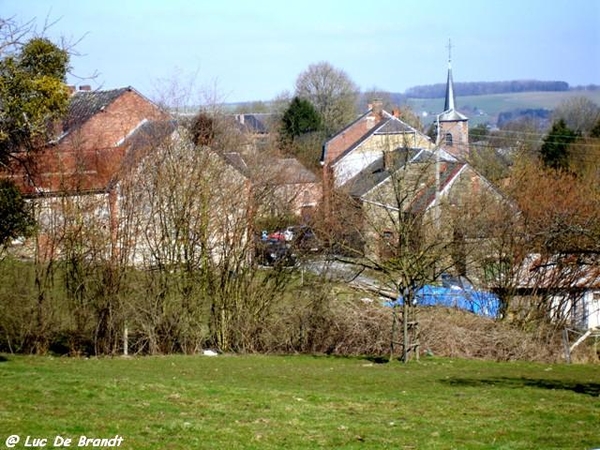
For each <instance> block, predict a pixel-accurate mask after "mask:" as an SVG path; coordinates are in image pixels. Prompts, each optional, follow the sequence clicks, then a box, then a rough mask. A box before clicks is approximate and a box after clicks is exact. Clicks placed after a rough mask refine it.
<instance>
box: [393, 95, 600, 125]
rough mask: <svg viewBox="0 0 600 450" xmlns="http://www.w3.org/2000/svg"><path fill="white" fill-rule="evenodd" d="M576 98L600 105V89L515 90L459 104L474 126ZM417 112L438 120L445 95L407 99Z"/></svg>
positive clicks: (428, 120)
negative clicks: (586, 99) (524, 110)
mask: <svg viewBox="0 0 600 450" xmlns="http://www.w3.org/2000/svg"><path fill="white" fill-rule="evenodd" d="M574 97H586V98H589V99H590V100H591V101H593V102H594V103H596V104H598V105H600V91H599V90H596V91H588V90H569V91H552V92H515V93H507V94H492V95H470V96H463V97H460V96H457V97H456V106H457V108H458V110H459V111H461V112H462V113H464V114H465V115H466V116H467V117H469V122H470V123H471V125H472V126H473V125H477V124H479V123H486V122H487V123H490V124H493V125H495V124H496V122H497V120H498V114H500V113H501V112H506V111H512V110H516V109H549V110H552V109H554V108H556V106H558V105H559V104H560V103H561V102H563V101H565V100H568V99H569V98H574ZM405 101H406V103H407V104H408V105H409V106H410V107H411V109H412V110H413V111H415V112H416V113H417V114H419V115H420V116H421V120H422V121H423V123H424V124H429V123H431V122H433V121H435V116H436V114H438V113H440V112H441V111H442V109H443V108H444V99H443V98H432V99H419V98H410V99H406V100H405Z"/></svg>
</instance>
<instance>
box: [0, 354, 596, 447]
mask: <svg viewBox="0 0 600 450" xmlns="http://www.w3.org/2000/svg"><path fill="white" fill-rule="evenodd" d="M599 393H600V372H599V369H598V366H589V365H573V366H567V365H552V366H549V365H539V364H529V363H510V364H506V363H492V362H482V361H461V360H445V359H435V358H434V359H427V360H424V361H422V362H421V363H411V364H409V365H407V366H404V365H401V364H400V363H392V364H381V365H379V364H372V363H370V362H369V361H367V360H363V359H353V358H348V359H344V358H325V357H319V358H311V357H301V356H295V357H275V356H220V357H216V358H208V357H189V356H188V357H186V356H169V357H148V358H130V359H120V358H117V359H71V358H42V357H37V358H36V357H23V356H20V357H16V356H15V357H13V356H10V357H8V358H7V361H4V362H0V445H3V443H4V441H5V439H6V437H7V436H8V435H9V434H18V435H20V436H21V437H22V438H23V439H24V438H25V436H27V435H29V436H32V437H41V438H49V439H50V440H52V439H54V437H55V436H56V435H61V436H63V437H70V438H73V440H74V442H76V441H77V440H78V439H79V437H80V436H81V435H85V436H89V437H100V438H110V437H114V436H115V435H117V434H118V435H120V436H123V438H124V443H123V444H122V445H121V448H131V449H151V448H152V449H188V448H190V449H191V448H202V449H204V448H207V449H233V448H257V449H258V448H260V449H265V448H266V449H269V448H272V449H279V448H284V447H285V448H292V449H293V448H307V449H308V448H311V449H312V448H369V449H378V448H381V449H383V448H400V449H402V448H404V449H428V448H435V449H452V448H460V449H484V448H495V449H539V448H544V449H552V448H556V449H559V448H560V449H570V448H572V449H586V448H587V449H589V448H595V447H600V435H599V434H598V429H599V427H600V401H599V398H598V395H599ZM49 446H51V445H49ZM73 446H76V444H74V445H73ZM16 448H23V445H22V442H21V443H20V444H19V445H18V446H17V447H16Z"/></svg>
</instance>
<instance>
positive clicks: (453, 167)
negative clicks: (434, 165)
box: [410, 162, 467, 213]
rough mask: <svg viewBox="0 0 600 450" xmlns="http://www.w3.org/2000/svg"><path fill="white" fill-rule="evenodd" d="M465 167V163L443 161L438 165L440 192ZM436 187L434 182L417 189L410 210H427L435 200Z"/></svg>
mask: <svg viewBox="0 0 600 450" xmlns="http://www.w3.org/2000/svg"><path fill="white" fill-rule="evenodd" d="M465 167H467V165H466V163H460V162H444V163H442V164H441V165H440V185H439V190H440V192H443V191H445V190H446V189H447V188H448V187H449V186H450V185H451V184H452V182H453V181H454V180H455V179H456V177H457V176H458V175H459V174H460V173H461V172H462V171H463V170H464V169H465ZM437 189H438V187H437V186H436V185H435V184H429V185H427V186H425V188H424V189H422V190H421V191H419V192H418V193H417V195H416V197H415V198H414V200H413V201H412V203H411V205H410V210H411V211H412V212H415V213H417V212H422V211H425V210H427V209H428V208H429V207H430V206H431V205H433V203H434V202H435V200H436V191H437Z"/></svg>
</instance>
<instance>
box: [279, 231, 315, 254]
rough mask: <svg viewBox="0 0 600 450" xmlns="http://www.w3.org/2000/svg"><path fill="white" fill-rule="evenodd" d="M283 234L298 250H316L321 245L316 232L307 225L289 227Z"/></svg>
mask: <svg viewBox="0 0 600 450" xmlns="http://www.w3.org/2000/svg"><path fill="white" fill-rule="evenodd" d="M283 235H284V236H285V240H286V242H288V243H290V245H291V246H292V247H293V248H294V249H296V250H298V251H305V252H306V251H311V252H316V251H318V250H319V249H320V247H321V246H320V244H319V239H318V238H317V236H316V235H315V232H314V231H313V229H312V228H311V227H309V226H307V225H298V226H292V227H287V228H286V229H285V231H284V232H283Z"/></svg>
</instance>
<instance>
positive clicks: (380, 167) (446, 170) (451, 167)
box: [345, 148, 465, 212]
mask: <svg viewBox="0 0 600 450" xmlns="http://www.w3.org/2000/svg"><path fill="white" fill-rule="evenodd" d="M434 157H435V153H434V152H432V151H430V150H425V149H418V148H410V149H406V148H398V149H396V150H394V151H393V152H392V155H391V167H385V162H384V156H382V157H380V158H378V159H377V160H375V161H374V162H373V163H371V164H370V165H369V166H367V167H366V168H365V169H363V170H362V171H361V172H360V173H358V174H357V175H356V176H355V177H354V178H352V179H351V180H350V181H348V182H347V183H346V185H345V186H346V187H347V188H348V192H349V194H350V195H351V196H352V197H355V198H360V197H362V196H364V195H365V194H367V193H368V192H370V191H371V190H372V189H374V188H375V187H376V186H377V185H379V184H380V183H382V182H383V181H385V180H386V179H388V178H389V177H390V176H391V174H392V173H393V172H395V171H397V170H399V169H401V168H402V167H404V166H405V165H407V164H417V163H424V162H428V161H432V160H433V158H434ZM389 162H390V161H388V164H389ZM464 166H465V164H464V163H459V162H457V161H456V160H455V159H454V158H452V156H449V157H447V156H445V155H442V157H441V166H440V187H441V189H443V188H444V186H446V185H447V184H448V183H450V182H451V181H452V180H453V179H454V177H455V176H456V175H458V173H459V172H460V171H461V170H462V168H463V167H464ZM435 191H436V186H435V184H430V185H428V186H425V187H424V188H423V189H422V190H421V191H419V192H418V193H416V195H415V198H414V199H413V200H412V202H411V206H410V209H411V211H413V212H419V211H423V210H425V209H426V208H427V207H428V206H429V205H430V204H431V203H432V202H433V201H434V200H435Z"/></svg>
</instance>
